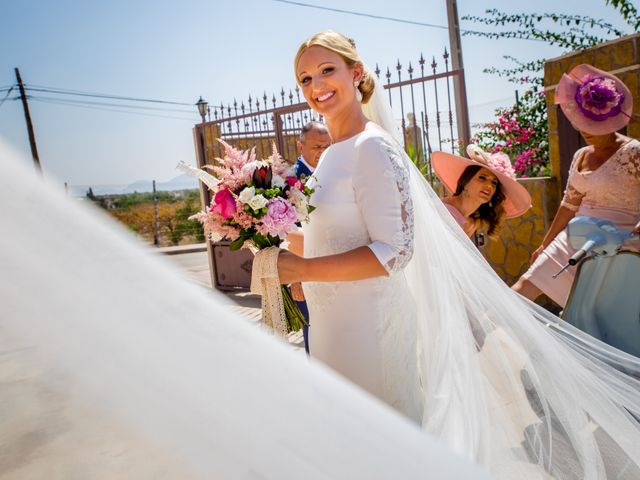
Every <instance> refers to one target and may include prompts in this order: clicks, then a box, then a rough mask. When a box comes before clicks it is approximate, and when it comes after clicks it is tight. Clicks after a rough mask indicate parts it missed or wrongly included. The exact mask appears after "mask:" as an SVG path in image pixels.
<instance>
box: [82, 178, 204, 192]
mask: <svg viewBox="0 0 640 480" xmlns="http://www.w3.org/2000/svg"><path fill="white" fill-rule="evenodd" d="M89 187H91V189H92V190H93V194H94V195H119V194H124V193H134V192H139V193H143V192H152V191H153V183H152V181H151V180H138V181H135V182H133V183H130V184H129V185H70V186H69V192H70V194H71V195H72V196H74V197H84V196H85V195H86V193H87V190H89ZM191 188H198V180H197V179H195V178H193V177H190V176H189V175H187V174H184V173H183V174H182V175H178V176H177V177H174V178H172V179H171V180H169V181H168V182H156V190H159V191H163V192H171V191H174V190H187V189H191Z"/></svg>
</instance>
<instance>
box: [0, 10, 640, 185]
mask: <svg viewBox="0 0 640 480" xmlns="http://www.w3.org/2000/svg"><path fill="white" fill-rule="evenodd" d="M306 3H314V4H323V5H325V6H329V7H335V8H342V9H349V10H356V11H361V12H366V13H371V14H375V15H384V16H390V17H397V18H404V19H410V20H416V21H421V22H426V23H433V24H439V25H446V22H447V19H446V7H445V1H444V0H394V1H393V2H389V1H388V0H385V1H379V0H367V1H364V0H348V1H341V2H338V1H337V0H327V1H325V2H320V1H316V0H308V1H307V2H306ZM516 4H518V5H517V6H516ZM487 8H498V9H501V10H504V11H507V12H518V11H528V12H533V11H535V12H547V11H553V12H567V13H571V12H580V13H582V14H586V15H591V16H594V17H598V18H599V17H602V18H604V19H606V20H609V21H613V22H614V23H615V24H616V25H618V26H622V22H621V20H619V17H618V16H617V14H616V13H615V12H613V11H612V10H611V9H610V7H605V6H604V1H603V0H582V1H577V0H564V1H563V2H557V1H552V0H539V1H538V2H535V3H533V2H526V3H525V2H513V1H506V0H484V1H478V0H459V2H458V9H459V13H460V16H462V15H465V14H475V15H480V14H482V12H483V11H484V10H485V9H487ZM533 9H535V10H533ZM2 10H3V11H2V16H1V17H0V42H1V44H2V46H3V47H2V55H1V56H0V87H3V86H5V85H11V84H13V83H14V81H15V77H14V71H13V68H14V67H19V68H20V70H21V73H22V76H23V80H24V81H25V83H28V84H32V85H44V86H50V87H56V88H64V89H74V90H81V91H89V92H100V93H110V94H115V95H124V96H133V97H144V98H157V99H166V100H173V101H179V102H189V103H192V102H195V101H196V100H197V98H198V97H199V96H200V95H202V96H203V97H204V98H206V99H207V100H209V101H210V102H212V103H216V104H219V103H220V102H221V101H224V102H225V103H226V102H227V101H232V100H233V99H234V98H246V97H247V95H248V94H249V93H251V94H253V95H255V94H262V92H264V91H266V92H267V93H271V92H274V91H280V88H281V87H282V86H284V87H285V88H290V87H293V86H294V85H295V83H294V79H293V68H292V59H293V56H294V54H295V52H296V50H297V47H298V45H299V43H300V42H301V41H302V40H304V39H305V38H306V37H308V36H309V35H310V34H312V33H315V32H317V31H320V30H324V29H327V28H333V29H336V30H338V31H342V32H344V33H346V34H348V35H350V36H351V37H353V38H355V39H356V41H357V43H358V50H359V52H360V55H361V57H362V58H363V59H364V61H365V62H366V63H368V64H370V65H373V64H375V63H376V62H377V63H379V64H380V65H385V66H386V65H395V63H396V61H397V59H400V61H401V63H403V62H405V63H406V62H408V61H412V62H414V63H415V62H416V60H417V59H418V57H419V55H420V53H421V52H424V54H425V56H428V57H429V58H430V57H431V56H432V55H438V54H439V53H441V52H442V49H443V48H444V47H445V46H447V45H448V34H447V32H446V31H445V30H441V29H434V28H426V27H421V26H415V25H407V24H400V23H394V22H389V21H383V20H376V19H371V18H362V17H355V16H351V15H346V14H341V13H336V12H329V11H320V10H315V9H307V8H302V7H298V6H294V5H287V4H282V3H277V2H274V1H273V0H236V1H232V2H231V1H220V0H208V1H205V0H183V1H180V2H177V1H174V2H162V1H149V0H139V1H138V0H128V1H123V0H112V1H106V2H105V1H101V2H98V1H94V0H84V1H80V0H60V1H55V2H52V1H45V0H22V1H20V2H4V4H3V8H2ZM461 26H462V28H464V27H467V28H477V29H479V28H480V27H479V26H476V25H474V24H469V23H465V22H462V24H461ZM627 30H628V29H627ZM462 41H463V55H464V62H465V70H466V78H467V90H468V98H469V105H470V107H471V108H470V113H471V121H472V122H474V123H476V122H481V121H487V120H490V119H491V117H492V112H493V109H494V108H495V107H498V106H500V105H507V104H509V103H510V102H511V99H512V98H513V95H514V93H513V91H514V86H513V85H512V84H509V83H507V82H505V81H503V80H501V79H499V78H497V77H495V76H491V75H487V74H484V73H482V69H483V68H485V67H488V66H492V65H496V66H504V65H506V62H505V61H504V60H503V59H502V55H507V54H508V55H513V56H517V57H518V58H520V59H522V60H530V59H534V58H539V57H541V56H545V57H547V58H550V57H553V56H557V55H559V54H561V53H562V52H561V51H560V50H559V49H555V48H551V47H548V46H546V45H544V44H541V43H538V42H531V41H519V40H512V41H501V42H498V41H493V40H487V39H479V38H475V37H463V40H462ZM41 95H45V94H41ZM1 96H4V94H2V95H1ZM94 100H95V99H94ZM30 108H31V114H32V118H33V122H34V127H35V133H36V138H37V142H38V148H39V152H40V158H41V162H42V165H43V169H44V171H45V173H46V174H47V175H49V176H53V177H55V178H57V179H58V180H59V181H60V182H61V183H62V182H65V181H66V182H68V183H69V184H71V185H77V184H91V185H100V184H116V183H130V182H133V181H135V180H139V179H156V180H158V181H166V180H169V179H170V178H172V177H174V176H176V175H177V173H176V172H175V170H174V167H175V165H176V163H177V162H178V161H179V160H185V161H187V162H189V163H194V162H195V160H194V153H193V139H192V132H191V128H192V126H193V123H195V122H196V121H197V120H198V116H197V115H196V114H195V108H194V109H193V113H180V112H164V111H162V112H159V111H151V110H148V111H143V112H141V113H151V114H159V115H164V116H175V117H180V119H178V118H159V117H152V116H143V115H130V114H123V113H120V112H109V111H102V110H92V109H85V108H77V107H70V106H63V105H56V104H51V103H43V102H37V101H35V100H34V101H33V102H31V104H30ZM176 109H179V110H182V109H187V110H188V109H189V107H181V106H177V107H176ZM0 136H2V137H4V139H5V140H8V141H9V143H11V144H13V145H14V146H16V147H17V148H18V149H20V150H23V151H25V152H27V153H28V151H29V144H28V139H27V134H26V128H25V122H24V116H23V113H22V109H21V105H20V102H19V101H7V102H5V103H4V105H2V106H1V107H0Z"/></svg>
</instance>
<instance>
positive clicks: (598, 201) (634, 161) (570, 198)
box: [561, 140, 640, 215]
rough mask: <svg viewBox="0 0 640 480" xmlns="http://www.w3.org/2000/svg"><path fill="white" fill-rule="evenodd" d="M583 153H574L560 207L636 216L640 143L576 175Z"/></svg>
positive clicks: (639, 199) (628, 145) (639, 191)
mask: <svg viewBox="0 0 640 480" xmlns="http://www.w3.org/2000/svg"><path fill="white" fill-rule="evenodd" d="M583 152H584V149H580V150H578V151H577V152H576V154H575V155H574V157H573V161H572V162H571V168H570V169H569V180H568V182H567V190H566V191H565V194H564V197H563V199H562V203H561V205H562V206H564V207H566V208H569V209H570V210H573V211H577V210H578V207H580V205H581V204H585V205H588V206H590V207H597V208H610V209H616V210H625V211H628V212H631V213H633V214H638V215H640V142H638V141H637V140H630V141H628V142H627V143H626V144H624V145H622V147H620V149H618V151H617V152H616V153H614V154H613V155H612V156H611V157H610V158H609V159H608V160H607V161H606V162H604V163H603V164H602V165H601V166H600V167H599V168H597V169H596V170H594V171H589V172H580V171H578V164H579V163H580V160H581V158H582V155H583Z"/></svg>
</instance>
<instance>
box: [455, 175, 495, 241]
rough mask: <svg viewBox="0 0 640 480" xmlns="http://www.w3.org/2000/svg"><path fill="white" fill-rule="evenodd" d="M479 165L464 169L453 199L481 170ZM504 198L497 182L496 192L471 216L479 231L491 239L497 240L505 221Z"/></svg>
mask: <svg viewBox="0 0 640 480" xmlns="http://www.w3.org/2000/svg"><path fill="white" fill-rule="evenodd" d="M481 168H482V167H481V166H480V165H469V166H468V167H467V168H465V169H464V171H463V172H462V175H460V178H459V179H458V185H457V186H456V191H455V193H454V194H453V196H454V197H457V196H458V195H462V192H464V188H465V187H466V186H467V183H469V182H470V181H471V179H472V178H473V177H474V175H475V174H476V173H478V171H479V170H480V169H481ZM505 199H506V197H505V194H504V191H503V187H502V184H501V183H500V182H498V185H496V191H495V193H494V194H493V197H491V200H490V201H489V202H487V203H483V204H482V205H480V207H478V209H477V210H476V211H475V212H473V213H472V214H471V218H472V219H473V221H474V223H475V224H476V226H477V227H478V228H479V229H486V231H487V235H488V236H489V237H491V238H497V236H498V234H499V233H500V229H501V228H502V225H503V223H504V220H505V211H504V207H503V203H504V201H505Z"/></svg>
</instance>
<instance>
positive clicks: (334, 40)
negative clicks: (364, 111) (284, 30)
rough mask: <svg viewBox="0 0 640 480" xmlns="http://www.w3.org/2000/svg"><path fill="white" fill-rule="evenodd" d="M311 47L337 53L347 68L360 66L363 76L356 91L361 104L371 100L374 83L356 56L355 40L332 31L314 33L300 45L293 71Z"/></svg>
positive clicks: (369, 73)
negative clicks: (358, 93)
mask: <svg viewBox="0 0 640 480" xmlns="http://www.w3.org/2000/svg"><path fill="white" fill-rule="evenodd" d="M313 46H318V47H322V48H326V49H327V50H331V51H332V52H334V53H337V54H338V55H340V56H341V57H342V59H343V60H344V62H345V63H346V64H347V66H348V67H349V68H353V67H354V66H356V65H358V64H360V65H362V67H363V74H362V80H360V85H358V90H360V93H361V94H362V103H367V102H368V101H369V100H370V99H371V96H372V95H373V89H374V87H375V83H374V80H373V76H372V75H371V72H369V70H367V69H366V68H364V64H363V63H362V60H360V57H359V56H358V52H357V51H356V42H355V40H353V39H352V38H349V37H347V36H345V35H343V34H341V33H338V32H336V31H334V30H325V31H324V32H320V33H316V34H315V35H312V36H311V37H309V38H308V39H307V40H305V41H304V42H302V45H300V48H299V49H298V53H297V54H296V58H295V60H294V61H293V68H294V69H296V68H297V67H298V61H300V56H301V55H302V54H303V53H304V52H305V50H307V49H308V48H309V47H313ZM297 78H298V76H297V75H296V79H297Z"/></svg>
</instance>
